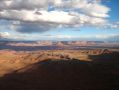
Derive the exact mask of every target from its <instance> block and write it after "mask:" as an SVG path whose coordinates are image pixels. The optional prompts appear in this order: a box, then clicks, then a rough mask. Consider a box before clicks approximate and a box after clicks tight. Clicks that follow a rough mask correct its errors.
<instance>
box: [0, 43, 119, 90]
mask: <svg viewBox="0 0 119 90" xmlns="http://www.w3.org/2000/svg"><path fill="white" fill-rule="evenodd" d="M12 43H13V42H12ZM8 44H9V43H7V44H4V45H3V47H4V46H5V45H6V46H7V45H8ZM26 44H27V43H26ZM26 44H25V42H24V44H23V45H22V47H25V48H27V49H25V50H23V49H21V50H20V49H19V48H21V46H19V45H18V43H16V44H11V45H9V47H6V48H7V49H3V50H2V49H1V50H0V89H1V90H9V87H10V88H11V89H12V90H16V89H18V90H25V89H29V90H52V89H53V90H54V89H55V90H65V89H68V90H84V89H86V90H105V89H108V90H112V88H114V89H117V88H118V84H119V83H118V82H119V79H118V76H119V71H118V70H119V50H118V48H117V47H118V46H117V47H116V48H115V47H112V46H110V45H109V46H108V47H109V48H105V47H104V46H99V48H97V49H96V47H97V46H98V45H95V46H94V43H93V45H90V46H89V45H83V46H80V47H78V45H74V46H72V45H70V44H69V45H68V44H67V45H64V44H63V43H62V44H61V42H60V45H59V44H58V45H55V46H52V45H40V46H39V47H37V46H36V48H37V49H38V50H36V48H35V46H34V47H33V48H32V46H30V45H29V46H26ZM29 44H30V43H29ZM32 44H33V43H32ZM12 45H14V46H16V45H17V47H13V48H11V46H12ZM80 45H81V44H80ZM117 45H118V44H117ZM43 46H45V48H42V50H41V47H43ZM63 46H64V47H63ZM77 47H78V48H77ZM31 48H32V49H31ZM76 48H77V50H76ZM43 49H44V50H43ZM24 83H25V84H24ZM46 86H47V87H46ZM34 88H35V89H34Z"/></svg>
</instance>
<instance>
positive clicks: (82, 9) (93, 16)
mask: <svg viewBox="0 0 119 90" xmlns="http://www.w3.org/2000/svg"><path fill="white" fill-rule="evenodd" d="M0 2H1V3H0V19H4V20H11V21H12V22H13V23H12V24H11V26H10V27H13V28H12V29H14V30H16V31H18V32H21V33H33V32H36V33H37V32H45V31H48V30H51V29H53V28H58V27H60V26H62V27H80V26H86V25H91V26H96V27H97V26H98V27H105V26H106V27H110V26H111V27H112V28H118V24H115V25H116V26H114V25H113V24H110V22H109V21H108V18H109V14H108V13H109V11H110V8H109V7H107V6H105V5H103V4H102V3H101V0H1V1H0ZM51 7H52V9H51ZM16 21H19V23H16V24H14V22H16Z"/></svg>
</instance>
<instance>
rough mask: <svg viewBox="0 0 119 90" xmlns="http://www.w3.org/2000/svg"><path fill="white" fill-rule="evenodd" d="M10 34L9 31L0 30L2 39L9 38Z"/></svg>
mask: <svg viewBox="0 0 119 90" xmlns="http://www.w3.org/2000/svg"><path fill="white" fill-rule="evenodd" d="M9 36H10V34H9V33H8V32H0V39H3V38H9Z"/></svg>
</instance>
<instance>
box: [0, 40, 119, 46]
mask: <svg viewBox="0 0 119 90" xmlns="http://www.w3.org/2000/svg"><path fill="white" fill-rule="evenodd" d="M0 45H9V46H100V45H101V46H102V45H119V42H104V41H0Z"/></svg>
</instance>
